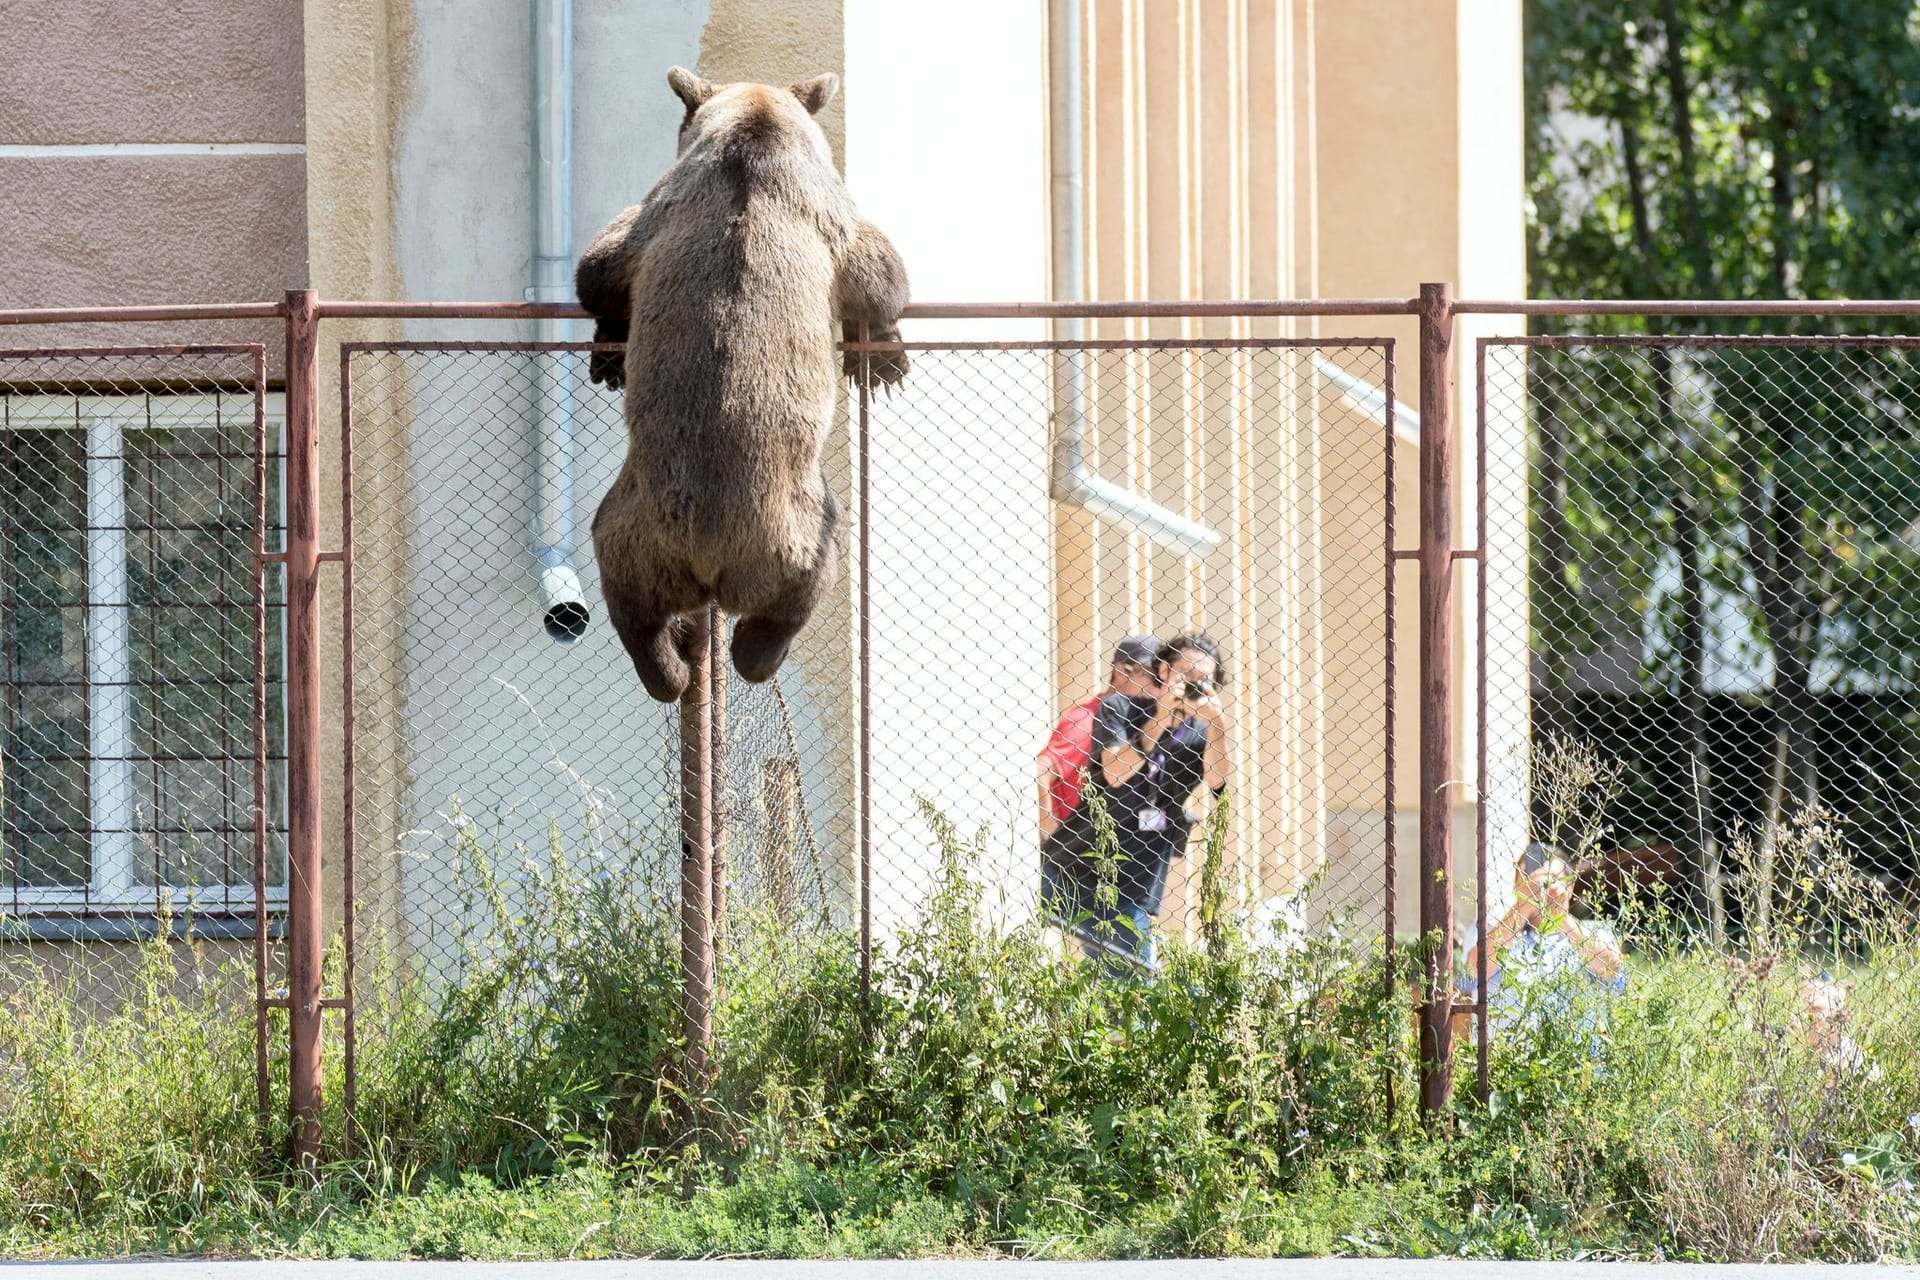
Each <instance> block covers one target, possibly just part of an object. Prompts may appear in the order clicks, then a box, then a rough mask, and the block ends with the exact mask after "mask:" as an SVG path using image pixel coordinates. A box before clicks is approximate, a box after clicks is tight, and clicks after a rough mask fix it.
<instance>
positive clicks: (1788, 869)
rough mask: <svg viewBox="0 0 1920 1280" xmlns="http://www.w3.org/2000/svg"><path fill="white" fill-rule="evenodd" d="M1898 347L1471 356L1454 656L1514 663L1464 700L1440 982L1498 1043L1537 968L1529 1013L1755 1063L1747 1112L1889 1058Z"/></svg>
mask: <svg viewBox="0 0 1920 1280" xmlns="http://www.w3.org/2000/svg"><path fill="white" fill-rule="evenodd" d="M1917 350H1920V348H1917V347H1916V343H1915V340H1912V339H1888V338H1867V337H1799V336H1725V335H1711V336H1691V337H1673V336H1667V337H1662V336H1651V337H1645V336H1634V337H1564V338H1561V337H1554V338H1532V339H1513V340H1506V339H1500V340H1493V341H1490V342H1488V343H1486V344H1483V346H1482V348H1481V351H1480V358H1481V361H1482V366H1481V367H1482V370H1483V378H1484V392H1483V397H1482V401H1481V414H1480V422H1481V430H1482V442H1481V443H1482V454H1481V457H1482V459H1483V468H1484V475H1485V480H1484V497H1483V499H1482V501H1483V506H1484V513H1483V515H1482V530H1483V537H1485V538H1486V541H1485V542H1484V543H1483V545H1484V546H1486V547H1487V549H1488V552H1487V553H1488V556H1489V563H1488V580H1489V585H1490V587H1491V588H1492V594H1491V595H1490V597H1489V598H1488V599H1487V600H1486V601H1485V604H1484V607H1483V611H1482V615H1481V616H1482V624H1481V631H1480V635H1481V637H1482V650H1481V652H1482V657H1483V658H1485V659H1486V660H1487V661H1490V662H1494V663H1498V662H1500V661H1501V660H1502V657H1503V655H1507V654H1512V653H1516V652H1523V653H1524V654H1525V655H1526V658H1527V662H1528V664H1529V671H1528V678H1527V680H1526V682H1525V684H1517V683H1516V684H1505V683H1502V682H1500V681H1493V682H1491V683H1489V684H1487V685H1486V695H1485V705H1486V713H1485V714H1486V723H1487V725H1488V726H1489V727H1488V729H1487V732H1486V738H1485V745H1486V748H1487V752H1488V754H1487V756H1486V757H1485V759H1484V760H1483V762H1482V764H1481V768H1482V770H1483V773H1482V780H1483V784H1484V785H1485V786H1486V788H1487V790H1488V795H1487V803H1486V804H1485V806H1484V807H1483V812H1484V814H1485V815H1486V817H1487V819H1488V821H1487V823H1486V828H1487V839H1486V843H1485V845H1484V846H1483V852H1484V856H1485V884H1486V886H1487V889H1488V895H1487V899H1486V905H1485V908H1484V914H1483V917H1482V919H1481V921H1480V928H1479V929H1478V930H1477V931H1475V933H1474V934H1472V935H1470V936H1469V937H1468V938H1467V945H1468V946H1469V948H1471V949H1470V950H1468V952H1467V953H1466V958H1467V965H1466V967H1467V968H1468V970H1469V972H1468V973H1467V976H1466V977H1465V978H1464V979H1463V985H1464V986H1465V987H1466V988H1468V989H1469V990H1473V989H1477V987H1478V985H1479V983H1480V982H1481V981H1483V980H1485V981H1488V982H1489V985H1488V988H1487V989H1488V1002H1487V1004H1485V1005H1483V1006H1482V1012H1483V1014H1484V1016H1486V1017H1487V1018H1489V1019H1490V1021H1491V1023H1492V1041H1493V1044H1494V1045H1495V1046H1496V1049H1497V1048H1498V1046H1499V1044H1500V1040H1501V1037H1502V1035H1503V1033H1507V1034H1509V1040H1510V1041H1511V1042H1513V1043H1515V1044H1516V1045H1522V1044H1524V1043H1525V1041H1526V1040H1527V1038H1528V1037H1527V1034H1526V1029H1527V1027H1528V1025H1529V1024H1530V1022H1533V1021H1536V1020H1537V1018H1538V1017H1539V1016H1540V1012H1541V1010H1542V1009H1543V1008H1544V1007H1545V1003H1547V1002H1548V1001H1547V998H1546V997H1544V996H1542V995H1541V994H1540V993H1539V991H1537V990H1536V991H1531V992H1530V991H1529V990H1528V988H1529V987H1530V986H1532V987H1536V988H1542V987H1546V986H1551V985H1553V982H1552V980H1551V975H1552V974H1553V973H1554V972H1555V971H1556V970H1564V971H1565V973H1566V974H1570V975H1572V978H1571V981H1570V984H1568V985H1569V987H1570V989H1568V990H1564V991H1562V992H1561V993H1560V994H1559V995H1556V996H1555V997H1553V998H1554V999H1560V998H1563V997H1564V998H1573V997H1574V996H1576V995H1577V996H1578V997H1580V998H1583V999H1588V998H1590V999H1593V1000H1594V1001H1595V1011H1596V1018H1595V1020H1594V1021H1595V1024H1596V1025H1598V1024H1599V1020H1600V1018H1599V1015H1604V1014H1605V1013H1606V1012H1607V1008H1608V1006H1610V1005H1614V1004H1617V1005H1618V1013H1617V1015H1616V1020H1623V1021H1624V1023H1625V1024H1633V1023H1637V1022H1640V1021H1643V1020H1644V1019H1646V1018H1649V1017H1654V1016H1668V1017H1671V1018H1672V1019H1673V1025H1672V1026H1671V1027H1670V1028H1669V1034H1670V1035H1672V1036H1687V1035H1718V1036H1733V1037H1736V1038H1737V1037H1740V1036H1753V1037H1755V1040H1754V1043H1753V1046H1752V1048H1753V1055H1752V1061H1754V1062H1755V1063H1768V1064H1772V1065H1771V1066H1769V1068H1768V1070H1769V1071H1770V1072H1771V1073H1772V1075H1771V1076H1770V1079H1769V1084H1770V1087H1773V1086H1778V1085H1779V1079H1778V1077H1779V1076H1780V1075H1781V1073H1788V1074H1790V1073H1791V1070H1792V1069H1794V1068H1795V1067H1796V1065H1797V1067H1798V1068H1800V1069H1803V1070H1804V1071H1808V1072H1813V1073H1824V1074H1825V1076H1826V1077H1827V1080H1828V1083H1829V1084H1832V1083H1833V1082H1834V1081H1835V1080H1837V1079H1839V1078H1842V1077H1856V1078H1860V1079H1872V1080H1878V1079H1880V1076H1879V1074H1878V1073H1879V1072H1880V1070H1881V1068H1880V1065H1879V1062H1880V1061H1881V1060H1882V1059H1889V1060H1892V1061H1900V1060H1908V1061H1910V1060H1911V1049H1912V1044H1913V1040H1912V1038H1913V1035H1914V1032H1913V1029H1912V1028H1913V1017H1912V1014H1913V999H1912V991H1913V989H1914V988H1913V985H1912V983H1913V981H1914V978H1915V976H1916V975H1915V962H1916V959H1920V957H1917V956H1916V953H1915V949H1914V944H1915V940H1916V938H1917V937H1920V897H1916V892H1917V887H1920V879H1917V878H1916V872H1917V871H1920V865H1917V864H1916V857H1917V856H1920V855H1917V854H1916V845H1915V842H1914V826H1913V819H1912V815H1913V813H1914V810H1915V801H1916V798H1920V797H1917V795H1916V787H1920V773H1916V762H1917V761H1920V736H1917V735H1920V690H1916V687H1915V683H1914V678H1915V673H1916V670H1920V630H1917V629H1916V612H1915V609H1916V602H1920V432H1916V422H1920V417H1917V416H1916V414H1917V411H1920V363H1916V360H1915V355H1916V351H1917ZM1523 527H1524V529H1525V530H1526V533H1527V538H1526V541H1525V542H1524V543H1522V542H1520V541H1518V540H1508V539H1505V538H1502V537H1501V536H1500V535H1499V534H1498V533H1497V532H1489V530H1493V529H1507V530H1513V531H1516V532H1517V531H1518V530H1520V529H1521V528H1523ZM1522 545H1524V546H1526V547H1527V548H1528V549H1529V550H1528V555H1527V557H1526V559H1525V561H1524V562H1523V561H1522V559H1521V558H1520V557H1519V556H1516V555H1514V554H1513V551H1514V550H1515V549H1517V548H1518V547H1520V546H1522ZM1482 678H1483V679H1484V675H1483V677H1482ZM1503 725H1504V726H1514V727H1516V728H1517V729H1518V730H1520V731H1515V732H1507V733H1504V734H1503V732H1502V726H1503ZM1529 841H1534V842H1537V845H1536V846H1535V847H1534V848H1533V850H1532V852H1531V856H1530V855H1529ZM1562 885H1564V886H1565V887H1564V888H1562V887H1560V886H1562ZM1568 890H1571V895H1572V896H1571V902H1570V903H1569V902H1568V901H1567V900H1566V897H1565V894H1566V893H1567V891H1568ZM1480 937H1487V938H1491V939H1493V945H1492V946H1490V947H1488V948H1487V950H1488V953H1489V954H1488V956H1487V957H1485V958H1484V959H1483V958H1482V957H1481V956H1480V955H1479V953H1478V948H1477V947H1474V944H1475V943H1476V942H1477V940H1478V939H1479V938H1480ZM1529 963H1530V964H1531V969H1532V970H1533V972H1532V973H1529V972H1528V968H1529ZM1482 964H1484V965H1485V966H1486V971H1485V972H1484V973H1481V972H1474V970H1477V969H1479V968H1480V966H1481V965H1482ZM1503 970H1504V972H1503ZM1563 976H1564V975H1563ZM1661 1009H1665V1010H1667V1011H1668V1013H1667V1014H1665V1015H1659V1014H1656V1013H1655V1012H1653V1011H1657V1010H1661ZM1516 1051H1517V1050H1516ZM1796 1051H1797V1056H1796Z"/></svg>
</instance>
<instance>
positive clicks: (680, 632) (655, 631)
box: [601, 583, 692, 702]
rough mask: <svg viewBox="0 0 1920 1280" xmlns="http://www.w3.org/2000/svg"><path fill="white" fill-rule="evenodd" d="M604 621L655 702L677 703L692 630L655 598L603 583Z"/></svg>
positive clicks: (685, 673) (686, 674)
mask: <svg viewBox="0 0 1920 1280" xmlns="http://www.w3.org/2000/svg"><path fill="white" fill-rule="evenodd" d="M601 594H602V595H604V596H605V597H606V601H607V618H608V619H609V620H610V621H611V622H612V623H613V629H614V632H615V633H616V634H617V635H619V637H620V644H621V645H622V647H624V648H625V649H626V651H627V656H628V657H630V658H632V659H633V669H634V670H635V671H636V672H638V673H639V675H640V683H641V684H643V685H645V686H646V689H647V696H649V697H651V698H652V699H653V700H654V701H655V702H677V701H679V699H680V695H681V694H683V693H685V692H686V691H687V681H688V680H689V679H690V678H691V673H690V672H689V671H688V669H687V658H686V655H685V654H684V652H683V650H684V649H685V646H686V640H687V637H688V635H689V634H690V633H691V631H692V627H691V626H690V625H689V624H688V622H687V620H686V619H685V618H683V617H680V616H679V615H678V614H676V613H673V612H671V611H670V610H669V609H668V607H667V606H666V605H665V604H664V603H662V602H661V601H660V600H659V598H658V597H657V596H650V595H649V594H648V593H644V592H637V591H632V590H623V589H621V588H619V587H617V586H615V585H614V584H613V583H603V584H602V587H601Z"/></svg>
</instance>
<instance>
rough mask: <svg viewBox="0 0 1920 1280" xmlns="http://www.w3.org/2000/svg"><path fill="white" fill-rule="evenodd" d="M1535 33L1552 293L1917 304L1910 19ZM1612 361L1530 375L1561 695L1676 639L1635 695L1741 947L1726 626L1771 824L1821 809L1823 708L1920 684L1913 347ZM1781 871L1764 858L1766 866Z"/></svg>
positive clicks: (1634, 19)
mask: <svg viewBox="0 0 1920 1280" xmlns="http://www.w3.org/2000/svg"><path fill="white" fill-rule="evenodd" d="M1527 21H1528V28H1527V90H1528V136H1527V152H1528V174H1529V177H1528V181H1529V195H1530V218H1531V227H1530V233H1531V245H1530V266H1531V276H1532V282H1533V289H1534V292H1535V294H1536V296H1542V297H1620V296H1627V297H1633V296H1639V297H1658V296H1668V297H1673V296H1694V297H1707V298H1755V297H1800V296H1816V297H1829V296H1832V297H1886V296H1899V295H1901V294H1903V293H1906V292H1908V291H1910V290H1911V288H1912V278H1913V277H1912V271H1913V264H1914V263H1915V262H1920V253H1917V252H1916V250H1920V201H1915V200H1914V198H1913V196H1912V194H1911V190H1910V175H1911V174H1912V173H1913V172H1915V171H1916V165H1920V8H1917V7H1916V6H1915V5H1914V4H1913V3H1912V0H1802V2H1800V3H1778V2H1776V0H1585V2H1579V0H1572V2H1570V0H1529V4H1528V6H1527ZM1627 327H1631V328H1637V329H1639V330H1640V331H1642V332H1651V333H1665V332H1672V331H1673V330H1669V329H1667V328H1664V327H1662V326H1659V325H1656V324H1653V323H1650V322H1645V321H1643V322H1640V323H1639V324H1637V325H1630V326H1627ZM1699 327H1700V328H1705V326H1699ZM1827 327H1828V328H1830V329H1832V330H1834V331H1844V329H1845V326H1844V325H1840V324H1835V325H1831V326H1827ZM1741 328H1743V329H1744V330H1746V331H1748V332H1753V331H1757V329H1758V326H1757V325H1752V324H1743V325H1742V326H1741ZM1598 354H1600V353H1595V352H1591V351H1589V352H1576V353H1572V354H1571V355H1565V356H1557V357H1554V358H1550V359H1546V360H1542V361H1539V362H1537V363H1536V366H1535V369H1534V387H1533V400H1534V404H1535V407H1536V409H1537V410H1539V411H1540V412H1539V413H1537V415H1536V416H1537V419H1538V422H1539V428H1538V440H1539V445H1538V447H1539V466H1540V483H1539V485H1538V486H1537V487H1536V490H1535V505H1534V511H1533V524H1534V531H1535V547H1536V554H1535V558H1534V581H1533V592H1534V608H1535V616H1536V619H1537V620H1538V623H1537V625H1536V637H1535V643H1536V646H1537V648H1538V649H1539V650H1540V651H1541V652H1542V653H1543V655H1544V657H1545V659H1546V660H1545V661H1544V662H1543V669H1544V671H1545V672H1546V675H1545V681H1546V688H1545V690H1544V692H1545V693H1546V695H1547V696H1549V697H1551V696H1553V694H1554V692H1555V689H1554V681H1556V680H1564V679H1566V678H1567V673H1568V672H1569V671H1570V669H1571V664H1570V661H1569V656H1570V655H1571V654H1574V653H1579V652H1586V651H1590V650H1591V649H1592V648H1593V647H1594V646H1596V645H1597V644H1600V643H1602V642H1603V641H1604V639H1605V635H1604V628H1605V627H1606V626H1612V627H1613V628H1615V629H1616V630H1617V629H1618V628H1619V627H1620V626H1621V625H1622V624H1623V621H1624V620H1625V619H1628V618H1633V619H1644V618H1651V619H1653V620H1654V622H1655V625H1656V627H1657V635H1656V636H1655V637H1654V641H1655V643H1654V644H1653V646H1652V648H1653V650H1654V652H1655V654H1656V656H1657V660H1656V661H1653V662H1650V663H1648V664H1647V669H1646V670H1645V671H1644V672H1643V673H1642V680H1643V683H1644V684H1645V686H1646V687H1648V688H1649V689H1659V690H1663V691H1665V692H1668V693H1670V694H1673V695H1675V696H1676V697H1678V698H1679V699H1680V701H1681V704H1682V708H1683V711H1682V719H1683V720H1684V722H1685V724H1686V726H1687V737H1688V747H1689V754H1690V756H1691V759H1692V777H1691V779H1690V781H1691V784H1692V787H1693V789H1694V793H1695V811H1696V813H1697V814H1698V815H1699V819H1698V821H1697V822H1696V823H1695V825H1694V830H1693V831H1692V832H1691V833H1689V843H1690V844H1691V846H1692V847H1691V850H1690V853H1691V860H1692V862H1693V865H1694V866H1695V868H1696V880H1697V883H1698V885H1699V888H1700V891H1701V894H1702V897H1703V901H1704V902H1705V904H1706V907H1707V911H1708V915H1709V923H1710V927H1711V928H1712V930H1713V932H1714V933H1715V935H1716V936H1720V935H1722V934H1723V933H1724V928H1725V918H1724V908H1723V905H1722V904H1723V902H1724V893H1723V889H1722V886H1721V884H1720V869H1719V863H1720V853H1719V848H1720V843H1721V833H1720V831H1719V830H1718V825H1717V820H1716V818H1715V813H1716V809H1717V808H1718V805H1717V804H1716V791H1717V788H1716V785H1715V783H1716V780H1715V779H1714V777H1713V776H1712V773H1711V768H1710V764H1709V761H1708V744H1707V739H1708V734H1707V727H1708V726H1707V694H1708V687H1707V682H1708V676H1709V672H1708V667H1709V659H1710V656H1711V654H1710V645H1711V635H1710V625H1709V618H1708V616H1707V614H1708V610H1709V606H1710V604H1711V603H1712V602H1713V601H1715V600H1727V601H1731V602H1733V603H1734V607H1736V608H1737V610H1738V612H1739V614H1740V616H1741V618H1742V619H1743V620H1744V625H1745V629H1746V632H1747V635H1746V641H1747V643H1748V645H1749V646H1750V647H1751V649H1752V651H1753V652H1754V654H1756V655H1757V657H1756V658H1755V664H1756V666H1757V667H1758V668H1760V669H1763V670H1765V671H1766V672H1767V673H1768V677H1769V690H1768V700H1769V705H1770V708H1771V713H1772V722H1773V735H1774V737H1773V753H1772V759H1773V765H1772V770H1771V775H1770V778H1769V781H1768V786H1767V788H1766V801H1765V804H1764V806H1763V814H1762V815H1761V816H1762V817H1763V818H1764V819H1770V820H1772V821H1767V822H1763V831H1764V830H1767V829H1770V828H1771V827H1772V826H1774V825H1776V824H1777V821H1778V819H1779V818H1781V817H1782V816H1783V815H1784V812H1785V810H1786V808H1787V807H1788V806H1789V805H1790V804H1795V803H1810V802H1811V801H1813V800H1814V799H1815V798H1816V797H1817V794H1818V787H1819V781H1818V779H1819V774H1818V767H1817V766H1818V762H1817V760H1816V757H1815V751H1814V743H1815V734H1814V723H1815V717H1816V709H1817V708H1816V702H1817V698H1818V696H1819V695H1820V692H1821V690H1822V688H1823V687H1832V686H1833V684H1834V683H1835V682H1842V683H1844V682H1845V681H1847V680H1856V681H1874V682H1877V687H1881V688H1885V687H1888V682H1890V681H1911V680H1913V678H1914V676H1915V674H1916V668H1917V667H1920V628H1916V626H1915V625H1914V623H1915V621H1916V618H1915V614H1916V611H1920V602H1917V601H1916V597H1915V596H1914V595H1913V594H1912V592H1913V591H1914V590H1915V589H1916V588H1920V565H1916V552H1915V549H1914V546H1913V545H1912V541H1913V538H1912V534H1913V532H1914V530H1913V526H1914V523H1915V519H1916V517H1917V516H1920V509H1916V498H1915V494H1916V490H1915V489H1914V488H1913V481H1914V480H1915V479H1916V478H1920V470H1917V468H1920V439H1916V434H1915V433H1916V423H1920V409H1917V408H1916V407H1917V406H1920V378H1916V373H1915V370H1914V367H1913V361H1912V360H1911V359H1910V358H1909V356H1908V353H1906V352H1904V351H1877V352H1873V353H1867V352H1863V351H1858V350H1847V351H1835V350H1833V349H1830V348H1829V349H1800V348H1793V349H1782V348H1759V349H1736V350H1724V349H1718V348H1716V349H1701V348H1688V347H1675V348H1671V349H1669V348H1666V347H1659V348H1655V349H1653V350H1651V351H1648V352H1642V353H1640V354H1638V355H1635V356H1632V357H1621V356H1619V355H1618V354H1617V353H1608V354H1611V355H1612V358H1611V359H1605V358H1595V356H1596V355H1598ZM1548 411H1551V412H1548ZM1600 569H1604V572H1603V573H1600V574H1598V575H1596V573H1595V571H1596V570H1600ZM1676 574H1677V578H1678V581H1677V584H1675V583H1674V582H1673V581H1672V579H1673V578H1674V577H1675V576H1676ZM1609 614H1610V615H1611V616H1610V617H1609V616H1605V615H1609ZM1596 627H1599V628H1601V630H1596ZM1770 854H1771V845H1770V844H1769V843H1768V842H1767V841H1766V840H1765V839H1763V840H1762V844H1761V853H1760V858H1761V862H1762V864H1763V870H1762V873H1763V874H1764V865H1765V863H1766V862H1767V861H1768V860H1769V857H1770Z"/></svg>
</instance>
